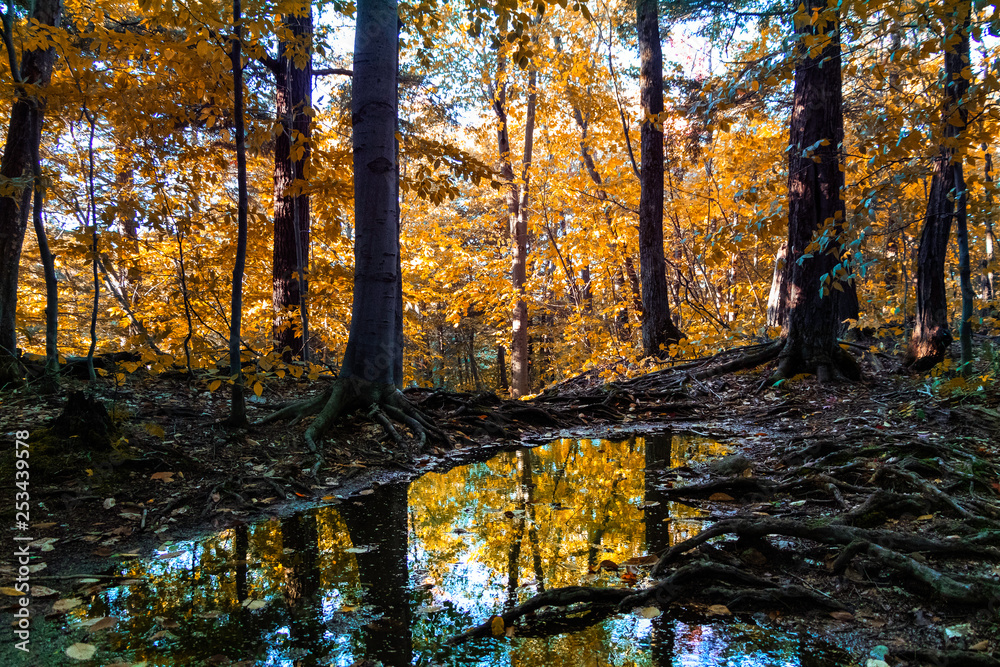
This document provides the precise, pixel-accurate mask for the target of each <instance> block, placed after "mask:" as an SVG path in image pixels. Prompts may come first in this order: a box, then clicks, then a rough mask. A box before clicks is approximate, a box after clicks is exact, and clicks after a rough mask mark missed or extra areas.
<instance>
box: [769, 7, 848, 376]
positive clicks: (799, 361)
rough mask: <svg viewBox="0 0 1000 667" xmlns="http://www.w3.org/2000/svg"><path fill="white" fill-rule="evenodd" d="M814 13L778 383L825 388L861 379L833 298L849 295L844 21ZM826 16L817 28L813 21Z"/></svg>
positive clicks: (791, 158)
mask: <svg viewBox="0 0 1000 667" xmlns="http://www.w3.org/2000/svg"><path fill="white" fill-rule="evenodd" d="M806 11H807V12H809V14H804V13H799V14H797V15H796V25H798V26H801V28H800V34H801V36H802V37H803V38H804V37H807V36H815V37H816V42H815V45H814V46H813V47H812V48H811V49H810V48H809V47H807V46H805V39H802V41H800V42H799V45H798V47H797V48H798V49H799V59H798V62H797V64H796V67H795V91H794V102H793V107H792V118H791V124H790V130H789V149H788V242H787V253H788V256H787V259H786V262H785V271H786V272H787V280H788V292H787V312H786V314H785V318H784V323H783V326H782V337H783V338H784V339H785V346H784V348H783V350H782V352H781V356H780V361H779V365H778V370H777V373H776V376H777V377H779V378H787V377H791V376H793V375H795V374H798V373H802V372H807V373H816V375H817V376H818V377H819V379H820V380H821V381H825V380H828V379H831V378H832V377H835V376H837V375H838V374H839V373H841V372H844V373H846V374H848V375H851V376H854V375H856V366H852V365H849V364H848V362H847V359H846V357H845V355H844V353H843V351H842V350H841V349H840V347H839V346H838V344H837V326H838V324H839V312H838V310H839V304H838V301H837V300H836V299H834V298H833V297H832V294H833V292H834V290H838V291H839V289H842V288H843V285H842V284H841V283H840V282H839V281H838V280H837V279H836V277H835V275H834V269H835V267H836V266H837V264H838V263H839V258H840V245H839V242H838V239H837V236H838V234H839V224H838V223H839V221H841V220H843V217H844V203H843V201H842V200H841V198H840V191H841V189H842V188H843V184H844V175H843V172H842V171H841V151H842V147H841V144H842V142H843V140H844V115H843V106H842V100H843V98H842V90H841V72H840V36H839V32H838V31H839V18H838V15H837V13H836V11H835V10H828V9H827V5H826V3H825V2H819V1H818V0H812V2H811V3H810V4H809V5H808V9H807V10H806ZM814 12H819V18H818V19H817V20H815V21H814V22H812V23H810V22H809V19H808V18H805V20H804V21H803V20H802V19H803V17H804V16H805V17H808V16H809V15H810V14H813V13H814Z"/></svg>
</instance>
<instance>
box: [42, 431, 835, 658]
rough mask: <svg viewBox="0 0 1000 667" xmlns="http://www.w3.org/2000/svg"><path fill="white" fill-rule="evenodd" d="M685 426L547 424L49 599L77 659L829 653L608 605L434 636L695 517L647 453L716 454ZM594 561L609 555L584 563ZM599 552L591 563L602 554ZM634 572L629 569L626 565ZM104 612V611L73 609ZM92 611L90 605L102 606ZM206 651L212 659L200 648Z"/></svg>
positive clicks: (605, 573) (679, 457)
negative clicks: (510, 627) (596, 436)
mask: <svg viewBox="0 0 1000 667" xmlns="http://www.w3.org/2000/svg"><path fill="white" fill-rule="evenodd" d="M728 451H729V448H728V447H727V446H726V445H724V444H720V443H718V442H715V441H712V440H708V439H705V438H701V437H697V436H691V435H673V436H669V435H668V436H649V437H647V438H645V439H644V438H633V439H630V440H626V441H622V442H610V441H605V440H572V439H563V440H557V441H555V442H553V443H551V444H549V445H546V446H544V447H538V448H535V449H530V450H529V449H521V450H519V451H516V452H507V453H503V454H499V455H498V456H496V457H494V458H493V459H491V460H489V461H487V462H485V463H476V464H471V465H466V466H462V467H458V468H455V469H452V470H450V471H448V472H446V473H441V474H437V473H429V474H427V475H424V476H423V477H421V478H419V479H417V480H416V481H414V482H412V483H409V484H396V485H387V486H382V487H379V488H376V489H374V491H373V492H371V493H369V494H367V495H365V496H361V497H360V498H352V499H347V500H343V501H341V502H340V503H339V504H335V505H331V506H326V507H320V508H317V509H313V510H310V511H307V512H303V513H300V514H297V515H294V516H291V517H289V518H286V519H281V520H273V521H268V522H264V523H260V524H256V525H251V526H241V527H237V528H232V529H228V530H225V531H222V532H221V533H218V534H216V535H214V536H212V537H209V538H207V539H204V540H201V541H198V542H178V543H174V544H167V545H165V546H164V547H163V549H162V550H161V552H160V553H159V554H158V555H157V556H156V557H154V558H148V559H141V560H135V561H132V562H131V563H129V564H128V565H127V566H126V567H125V568H124V569H123V570H122V572H121V574H122V575H125V576H127V577H129V578H130V579H131V581H126V582H125V583H124V585H119V586H116V587H113V588H107V589H105V590H103V591H102V592H100V593H99V594H97V595H96V597H95V598H94V599H93V601H92V602H90V603H89V604H84V605H82V606H80V607H78V608H76V609H74V610H72V611H71V612H70V613H69V614H68V615H67V617H66V618H67V621H66V627H65V629H66V634H65V635H64V637H65V644H64V646H63V647H61V648H64V647H65V646H68V645H70V644H72V643H73V642H87V643H91V644H94V645H96V646H97V647H98V652H97V654H96V655H95V657H94V658H93V659H92V660H90V661H86V662H74V661H72V660H69V659H68V658H65V660H66V663H73V664H79V665H110V664H113V663H117V662H121V663H124V664H128V665H131V664H135V663H142V662H145V664H146V665H148V666H150V667H152V666H153V665H201V664H218V662H219V661H221V660H222V659H223V657H225V658H228V659H229V660H232V661H234V662H236V661H244V660H245V661H249V662H248V663H247V664H253V665H274V666H278V665H281V666H292V665H296V666H303V667H306V666H320V665H323V666H326V665H337V666H349V665H352V664H353V663H355V662H356V661H358V660H360V659H361V658H368V659H370V660H376V661H379V662H381V663H382V664H383V665H385V666H386V667H389V666H399V665H483V666H487V665H489V666H493V665H497V666H504V665H510V666H515V665H525V666H528V667H545V666H557V665H567V666H569V665H573V666H587V665H593V666H595V667H597V666H598V665H600V666H602V667H604V666H611V665H614V666H620V667H629V666H637V665H649V666H654V665H655V666H659V667H668V666H669V667H716V666H733V667H750V666H755V667H756V666H759V667H772V666H775V667H776V666H789V667H790V666H802V667H838V666H841V665H848V664H850V662H849V661H848V660H846V658H845V656H843V655H842V654H840V653H838V652H836V651H835V650H833V649H831V648H829V647H824V646H821V645H818V644H816V643H813V642H811V641H809V640H808V639H806V638H804V637H801V636H796V635H794V634H789V633H788V632H787V631H785V630H782V629H780V628H778V627H775V626H770V625H767V624H766V623H764V624H758V622H756V621H753V620H752V619H751V618H750V617H745V618H744V617H740V618H739V619H734V618H732V617H716V618H714V619H706V618H700V617H695V616H692V617H691V618H693V619H697V620H686V621H681V620H677V619H676V618H674V617H672V616H667V615H660V616H658V617H655V618H644V617H643V616H642V614H640V613H636V614H632V615H624V616H623V615H619V616H612V617H611V618H608V619H606V620H604V621H603V622H601V623H599V624H596V625H592V626H590V627H586V628H583V629H578V630H575V631H572V632H568V633H563V634H556V635H551V636H548V637H518V636H514V637H513V638H507V637H503V638H500V639H482V640H476V641H473V642H467V643H464V644H462V645H460V646H449V645H447V644H446V640H447V639H448V638H449V637H451V636H452V635H455V634H457V633H459V632H461V631H463V630H465V629H467V628H468V627H470V626H472V625H475V624H478V623H481V622H483V621H484V620H486V619H488V618H489V617H490V616H492V615H494V614H497V613H500V612H502V611H504V609H505V608H508V607H509V606H511V605H514V604H517V603H518V602H523V601H524V600H526V599H528V598H529V597H531V596H532V595H533V594H535V593H537V592H539V591H542V590H548V589H550V588H556V587H560V586H568V585H579V584H600V585H612V586H623V585H628V583H627V581H628V580H629V579H630V578H631V577H632V574H630V573H629V570H628V568H627V567H625V563H626V561H628V560H629V559H630V558H637V557H641V556H643V555H645V554H649V553H651V552H655V551H658V550H660V549H663V548H665V547H667V546H669V545H670V544H673V543H675V542H677V541H679V540H682V539H685V538H686V537H688V536H691V535H693V534H695V533H697V532H698V531H699V530H700V529H701V527H702V525H703V524H704V523H705V522H704V521H703V520H700V519H699V517H700V512H699V511H698V510H696V509H694V508H691V507H687V506H685V505H681V504H679V503H674V502H669V501H668V500H667V499H666V498H664V497H663V496H662V494H661V493H660V492H659V488H658V487H659V485H660V484H662V482H661V481H660V479H659V478H658V477H657V476H656V475H654V474H647V469H648V470H650V471H652V470H654V469H663V468H667V467H670V466H672V465H680V464H683V463H685V462H697V461H700V460H705V459H706V458H711V457H716V456H720V455H724V454H726V453H727V452H728ZM603 561H611V562H612V563H614V564H619V565H621V567H620V568H619V569H618V570H617V571H609V570H607V569H606V568H600V565H601V563H602V562H603ZM605 565H607V564H605ZM638 576H639V579H640V583H641V578H642V577H643V574H642V572H639V573H638ZM105 617H114V618H115V619H117V624H116V625H115V627H114V628H113V629H110V630H101V631H99V632H93V633H89V632H87V631H86V628H87V627H88V625H91V624H93V623H94V622H97V621H99V620H100V619H103V618H105ZM105 623H107V621H105ZM213 660H214V661H215V662H212V661H213Z"/></svg>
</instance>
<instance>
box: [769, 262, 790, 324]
mask: <svg viewBox="0 0 1000 667" xmlns="http://www.w3.org/2000/svg"><path fill="white" fill-rule="evenodd" d="M787 268H788V244H787V243H782V244H781V247H780V248H778V254H777V255H775V257H774V274H773V275H772V276H771V292H770V293H769V294H768V296H767V326H769V327H783V326H785V315H786V314H787V313H788V275H787V273H786V272H785V271H786V269H787Z"/></svg>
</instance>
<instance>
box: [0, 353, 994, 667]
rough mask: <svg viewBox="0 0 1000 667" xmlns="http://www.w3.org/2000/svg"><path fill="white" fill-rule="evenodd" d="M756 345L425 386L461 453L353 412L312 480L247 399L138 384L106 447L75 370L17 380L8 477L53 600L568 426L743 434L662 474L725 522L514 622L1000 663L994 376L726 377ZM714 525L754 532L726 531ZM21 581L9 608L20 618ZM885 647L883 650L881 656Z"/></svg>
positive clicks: (7, 558)
mask: <svg viewBox="0 0 1000 667" xmlns="http://www.w3.org/2000/svg"><path fill="white" fill-rule="evenodd" d="M753 351H754V350H749V351H747V350H744V351H742V354H743V355H744V356H745V355H746V354H748V353H753ZM732 354H733V355H735V354H736V353H732ZM734 358H736V357H735V356H730V357H728V358H727V357H726V355H721V356H718V357H715V358H712V359H709V360H705V361H702V362H695V363H688V364H683V365H679V366H675V367H673V368H666V369H664V370H660V371H657V372H654V373H651V374H647V375H644V376H640V377H638V378H635V379H633V380H628V381H623V382H619V383H613V384H603V383H602V382H600V381H599V379H598V375H597V373H596V372H591V373H589V374H585V375H583V376H580V377H578V378H575V379H573V380H571V381H568V382H564V383H562V384H560V385H557V386H556V387H553V388H551V389H550V390H548V391H546V392H544V393H543V394H540V395H539V396H537V397H535V398H534V399H532V400H530V401H501V400H499V399H497V398H495V397H493V396H491V395H487V394H452V393H447V392H441V391H432V390H410V391H408V392H407V396H408V398H409V399H410V400H411V401H412V402H413V403H415V404H416V405H417V406H419V407H420V409H421V410H422V411H423V412H424V413H425V414H428V415H430V416H432V417H433V418H434V419H435V420H436V423H437V424H438V425H439V426H441V427H443V428H444V429H445V430H446V431H447V432H448V433H449V434H450V435H451V436H452V438H453V440H454V441H455V447H454V448H453V449H448V450H444V449H436V448H431V449H430V450H429V451H425V452H423V453H420V454H412V453H409V452H405V451H400V448H399V447H398V446H396V445H395V443H394V442H393V441H392V440H391V439H390V438H388V437H387V436H386V435H385V433H384V432H383V430H382V428H381V427H380V426H378V425H376V424H373V423H372V422H370V421H369V420H368V419H366V418H365V417H364V415H355V416H353V417H351V418H349V419H347V420H345V421H342V422H341V423H340V424H339V425H338V426H337V427H336V428H335V429H333V430H332V431H331V432H330V433H329V434H328V437H327V439H326V451H325V462H324V465H323V467H322V468H321V469H320V473H319V475H318V476H317V477H311V476H310V475H309V471H310V467H311V466H312V463H313V460H314V457H313V455H311V454H310V453H309V452H308V451H306V449H305V447H304V446H303V443H302V435H301V434H302V431H303V429H304V425H296V426H293V427H289V426H288V424H284V423H277V424H268V425H266V426H263V427H255V428H251V429H247V430H228V429H226V428H224V427H222V426H221V425H220V422H221V421H222V420H223V419H224V418H225V417H226V415H227V412H228V395H226V394H225V392H223V391H219V392H216V393H211V392H208V391H206V390H204V388H201V387H189V385H188V384H187V383H186V381H184V380H183V379H178V378H176V377H166V376H160V377H147V378H142V377H139V376H138V375H133V376H131V377H130V379H129V380H128V381H127V382H126V383H125V384H124V385H121V386H118V387H109V388H104V389H102V390H100V391H99V392H98V394H99V398H100V399H101V401H102V402H103V403H104V405H105V407H106V408H107V410H108V412H109V416H110V422H109V431H108V433H107V436H108V440H109V441H110V442H111V444H110V445H107V444H105V446H104V447H103V448H102V447H100V446H98V447H93V446H91V444H90V443H88V442H87V440H88V438H91V437H98V435H100V434H95V433H93V432H92V431H88V430H87V427H81V426H80V424H81V423H86V422H87V421H88V419H90V417H92V416H93V415H92V414H88V413H85V417H84V418H83V419H82V421H81V420H80V419H77V421H76V422H73V424H71V427H70V428H77V430H78V432H77V433H76V434H75V435H70V436H66V435H65V433H66V431H58V428H59V427H55V428H56V430H55V431H53V425H54V424H56V423H58V417H59V415H60V414H61V413H62V412H63V410H64V407H65V405H66V404H67V396H68V395H70V394H71V393H72V392H73V391H78V390H83V389H85V384H84V383H83V382H80V381H77V380H73V379H71V378H66V379H65V380H64V383H63V387H62V390H61V391H60V392H59V393H56V394H41V393H38V392H37V391H36V390H35V389H33V388H32V386H30V385H29V386H26V387H22V388H19V389H16V390H9V391H5V392H4V393H2V394H0V432H3V433H4V434H6V435H5V437H6V438H7V439H8V445H7V446H5V447H4V449H3V452H2V453H0V475H2V477H0V487H2V488H3V491H2V493H3V494H4V496H5V497H8V498H14V497H15V493H18V492H22V493H23V492H25V491H26V492H27V493H28V494H29V495H30V510H29V513H30V518H29V523H30V528H29V529H28V530H26V531H17V533H16V534H20V535H27V536H29V537H30V538H32V540H33V541H32V542H31V552H32V554H33V555H35V556H36V558H35V559H34V561H33V562H34V563H35V565H34V566H33V569H32V573H31V583H32V585H33V586H35V585H40V586H41V587H42V588H38V589H36V590H35V591H34V592H35V595H34V597H33V602H32V604H33V606H34V607H35V609H34V611H35V612H36V613H42V614H45V613H49V612H50V610H51V606H52V602H53V601H54V600H55V599H56V598H58V597H59V596H60V595H61V594H62V593H63V592H65V591H68V590H72V589H74V588H75V584H74V582H75V581H76V579H78V578H80V577H81V576H83V575H94V576H96V577H97V578H98V579H99V578H100V576H101V575H102V574H103V573H107V572H109V571H111V568H112V567H113V566H116V565H117V564H118V563H119V562H121V561H122V560H123V559H125V558H128V557H133V556H135V555H137V554H139V555H144V554H148V553H150V552H151V550H152V549H153V547H155V546H156V545H158V544H160V543H163V542H164V541H166V540H167V539H174V540H176V539H180V538H184V537H189V536H192V535H195V534H199V533H205V532H208V531H212V530H218V529H221V528H225V527H228V526H231V525H233V524H234V523H237V522H252V521H255V520H257V519H259V518H262V517H268V516H281V515H285V514H288V513H290V512H293V511H296V510H298V509H301V508H302V507H305V506H308V505H309V504H316V503H319V502H322V501H323V499H324V498H325V499H330V498H331V496H334V495H340V496H344V497H348V496H351V495H352V494H355V493H357V492H359V491H361V490H362V489H366V488H370V487H371V486H372V485H373V484H378V483H384V482H386V481H390V480H392V479H394V478H398V477H400V476H405V477H408V478H412V477H414V476H416V475H419V474H421V473H423V472H425V471H427V470H431V469H440V468H442V467H449V466H452V465H456V464H458V463H463V462H466V461H469V460H472V459H481V458H484V457H486V456H489V455H490V454H492V453H493V452H495V451H497V450H498V449H502V448H510V447H512V446H515V445H518V444H522V443H527V444H539V443H542V442H546V441H548V440H550V439H552V438H554V437H564V436H565V435H567V430H569V431H570V432H571V433H572V434H574V435H578V434H582V433H584V432H586V433H590V434H593V437H608V438H613V437H614V434H615V433H622V432H630V433H641V432H643V431H644V430H648V429H655V428H662V427H663V426H671V427H672V428H674V429H676V430H683V429H694V430H698V429H702V430H704V429H715V428H717V426H718V424H720V423H722V422H725V423H726V424H728V425H736V424H738V425H740V427H741V429H742V430H743V431H744V432H751V433H754V436H753V437H750V438H747V439H746V441H745V443H744V446H743V447H742V449H741V451H740V452H739V453H738V454H735V455H733V456H729V457H726V458H723V459H720V460H718V461H717V462H716V463H714V464H710V465H708V466H706V467H703V468H690V467H686V466H682V467H680V468H675V469H670V470H663V471H662V472H661V473H659V474H661V475H662V488H664V489H666V490H667V492H668V494H669V495H671V496H672V497H674V498H676V499H678V500H683V502H684V503H686V504H690V505H695V506H698V507H701V508H703V509H706V510H707V511H709V512H710V517H711V519H712V520H713V521H714V523H710V524H707V525H710V528H708V529H706V531H705V532H703V533H702V535H701V536H699V537H695V538H692V539H691V540H688V541H686V542H682V543H681V544H678V545H674V546H673V547H672V548H671V549H670V550H669V551H667V552H666V553H664V554H658V557H659V559H658V560H656V559H649V562H648V563H647V570H646V572H645V574H646V575H647V576H646V577H645V579H644V581H645V585H644V586H641V585H640V586H639V587H638V588H621V589H585V588H580V589H574V590H572V591H568V590H567V589H556V590H555V591H548V592H547V593H545V594H542V595H543V596H545V595H548V596H549V597H548V598H545V597H543V598H540V599H538V600H534V601H532V602H529V603H528V606H527V607H525V606H523V605H522V607H518V608H515V609H513V610H510V611H509V612H507V613H505V614H504V620H505V623H507V624H508V625H513V624H517V623H525V622H527V623H531V622H534V621H533V618H534V617H533V615H530V614H529V613H528V612H531V611H533V610H535V608H537V607H539V606H540V605H548V604H551V605H560V606H561V605H565V604H568V603H570V602H572V603H574V604H575V605H592V606H594V607H603V608H608V607H609V605H610V606H612V607H616V608H621V609H626V608H630V607H637V606H643V607H645V606H648V605H653V606H659V607H661V608H664V609H665V608H666V607H668V606H669V605H670V604H672V603H674V602H683V603H692V602H693V603H702V604H704V605H706V608H707V609H712V610H714V611H713V612H712V613H725V614H729V613H735V614H738V613H742V612H753V613H765V614H768V615H769V616H770V617H771V618H772V620H776V621H777V622H787V623H790V624H793V627H798V628H801V629H804V630H805V631H807V632H808V633H809V634H810V635H813V636H815V637H818V638H821V639H825V640H826V641H829V642H831V643H833V644H835V645H839V646H841V647H843V648H845V649H847V650H848V651H850V652H851V653H852V655H854V656H855V657H856V658H858V659H860V661H861V662H860V664H862V665H864V664H865V662H866V660H869V659H870V663H869V665H870V667H881V666H882V665H884V664H891V665H894V666H895V665H926V664H932V665H946V664H950V665H955V666H956V667H958V666H959V665H962V666H975V665H994V666H996V665H1000V660H997V659H996V658H994V657H993V655H994V654H995V652H997V651H998V650H1000V627H998V623H997V619H998V613H1000V583H998V582H1000V577H998V575H1000V393H998V391H997V389H996V387H995V386H994V388H993V389H992V390H987V391H978V392H968V391H965V390H959V391H954V390H953V388H954V387H955V386H957V384H960V383H954V382H951V381H950V380H949V378H947V377H937V378H926V377H913V376H905V375H899V374H893V373H891V372H890V371H891V370H892V368H893V366H894V362H893V361H892V360H890V359H887V358H885V357H882V358H881V359H880V358H879V356H874V357H873V356H872V355H870V354H867V355H866V359H865V360H864V370H865V375H864V379H863V380H862V381H861V382H858V383H845V384H834V385H827V386H821V385H819V384H818V383H817V382H816V380H815V379H814V378H803V379H797V380H793V381H790V382H785V383H783V384H782V385H781V386H779V387H772V386H770V384H769V383H768V382H767V374H768V372H769V369H768V368H766V367H763V368H760V369H756V370H749V371H739V372H726V373H722V374H717V373H714V372H713V369H715V370H719V371H728V370H729V369H730V368H732V363H731V362H732V360H733V359H734ZM727 364H729V365H727ZM324 381H329V380H324V379H322V378H321V379H320V380H319V381H317V382H313V383H309V382H305V381H296V380H292V379H291V378H287V379H286V380H283V381H278V382H275V383H273V384H271V385H269V386H268V388H267V390H266V391H265V392H264V393H263V395H262V398H261V399H256V400H255V401H252V402H250V403H249V405H248V412H249V415H250V418H251V419H259V418H262V417H264V416H265V415H267V414H269V413H271V412H272V411H274V410H275V409H276V407H278V406H279V405H280V404H282V403H283V402H285V401H289V400H294V399H298V398H301V397H302V396H303V395H304V394H306V393H311V392H313V391H315V390H316V389H317V388H318V387H317V386H316V385H317V383H322V382H324ZM92 409H93V407H92V406H91V407H90V408H87V407H86V406H84V410H92ZM70 421H72V420H70ZM65 423H66V420H65V419H64V420H63V424H64V426H65ZM74 424H75V426H74ZM81 428H82V429H83V430H80V429H81ZM24 430H27V431H29V432H30V434H31V435H30V437H29V439H28V442H29V446H30V447H29V449H30V452H31V456H30V458H29V460H30V467H29V468H28V470H29V472H30V484H29V485H26V486H25V487H20V488H19V487H17V486H15V484H14V480H15V476H14V465H15V459H14V458H13V452H14V451H15V443H14V442H13V434H14V433H15V432H17V431H24ZM580 437H584V436H582V435H581V436H580ZM22 498H23V496H22ZM0 507H2V508H3V510H2V520H3V521H4V522H7V523H8V524H9V525H14V522H15V521H17V520H20V519H21V518H23V517H17V518H15V513H14V511H13V503H8V502H7V501H6V500H5V501H4V502H3V503H2V505H0ZM715 536H730V537H735V538H736V539H730V540H725V541H719V540H713V541H712V542H708V541H706V540H707V539H708V538H709V537H715ZM11 544H13V543H11ZM11 552H12V549H3V550H2V553H3V554H4V555H3V556H2V557H0V587H9V586H11V585H12V581H13V577H14V564H13V560H12V558H11ZM42 564H44V565H42ZM40 566H41V567H40ZM640 580H643V578H641V577H640ZM608 591H612V592H611V593H609V592H608ZM0 592H2V593H5V595H6V594H9V590H8V591H4V590H0ZM5 595H0V612H10V611H12V610H13V608H14V606H13V605H14V600H15V598H14V597H5ZM560 596H563V597H562V598H560ZM567 596H568V597H567ZM708 605H715V606H714V607H709V606H708ZM720 605H721V606H720ZM723 608H724V611H723ZM484 631H485V629H484V628H479V629H473V630H471V631H470V633H471V634H475V633H477V632H479V633H482V632H484ZM873 646H878V647H881V648H879V649H877V650H876V652H875V653H872V654H870V655H869V654H868V652H869V651H870V650H871V649H872V647H873ZM883 649H884V650H883ZM881 660H885V661H886V662H881Z"/></svg>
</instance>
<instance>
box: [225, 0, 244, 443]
mask: <svg viewBox="0 0 1000 667" xmlns="http://www.w3.org/2000/svg"><path fill="white" fill-rule="evenodd" d="M241 13H242V8H241V6H240V0H233V32H234V35H235V36H234V38H233V42H232V53H231V54H230V58H231V61H232V66H233V117H234V119H235V121H236V180H237V188H238V195H237V196H238V201H237V209H238V210H237V220H238V222H237V232H236V261H235V262H234V263H233V294H232V303H231V307H230V310H231V315H230V322H229V374H230V376H231V377H232V378H233V393H232V397H231V402H230V407H229V417H228V419H227V423H228V424H229V425H230V426H234V427H243V426H245V425H246V423H247V415H246V402H245V401H244V400H243V389H244V387H243V365H242V363H241V359H240V353H241V350H240V332H241V329H242V324H243V274H244V272H245V269H246V260H247V206H248V201H247V151H246V136H245V135H246V132H245V128H244V122H243V53H242V39H243V34H242V33H243V30H242V23H243V21H242V16H241Z"/></svg>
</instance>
